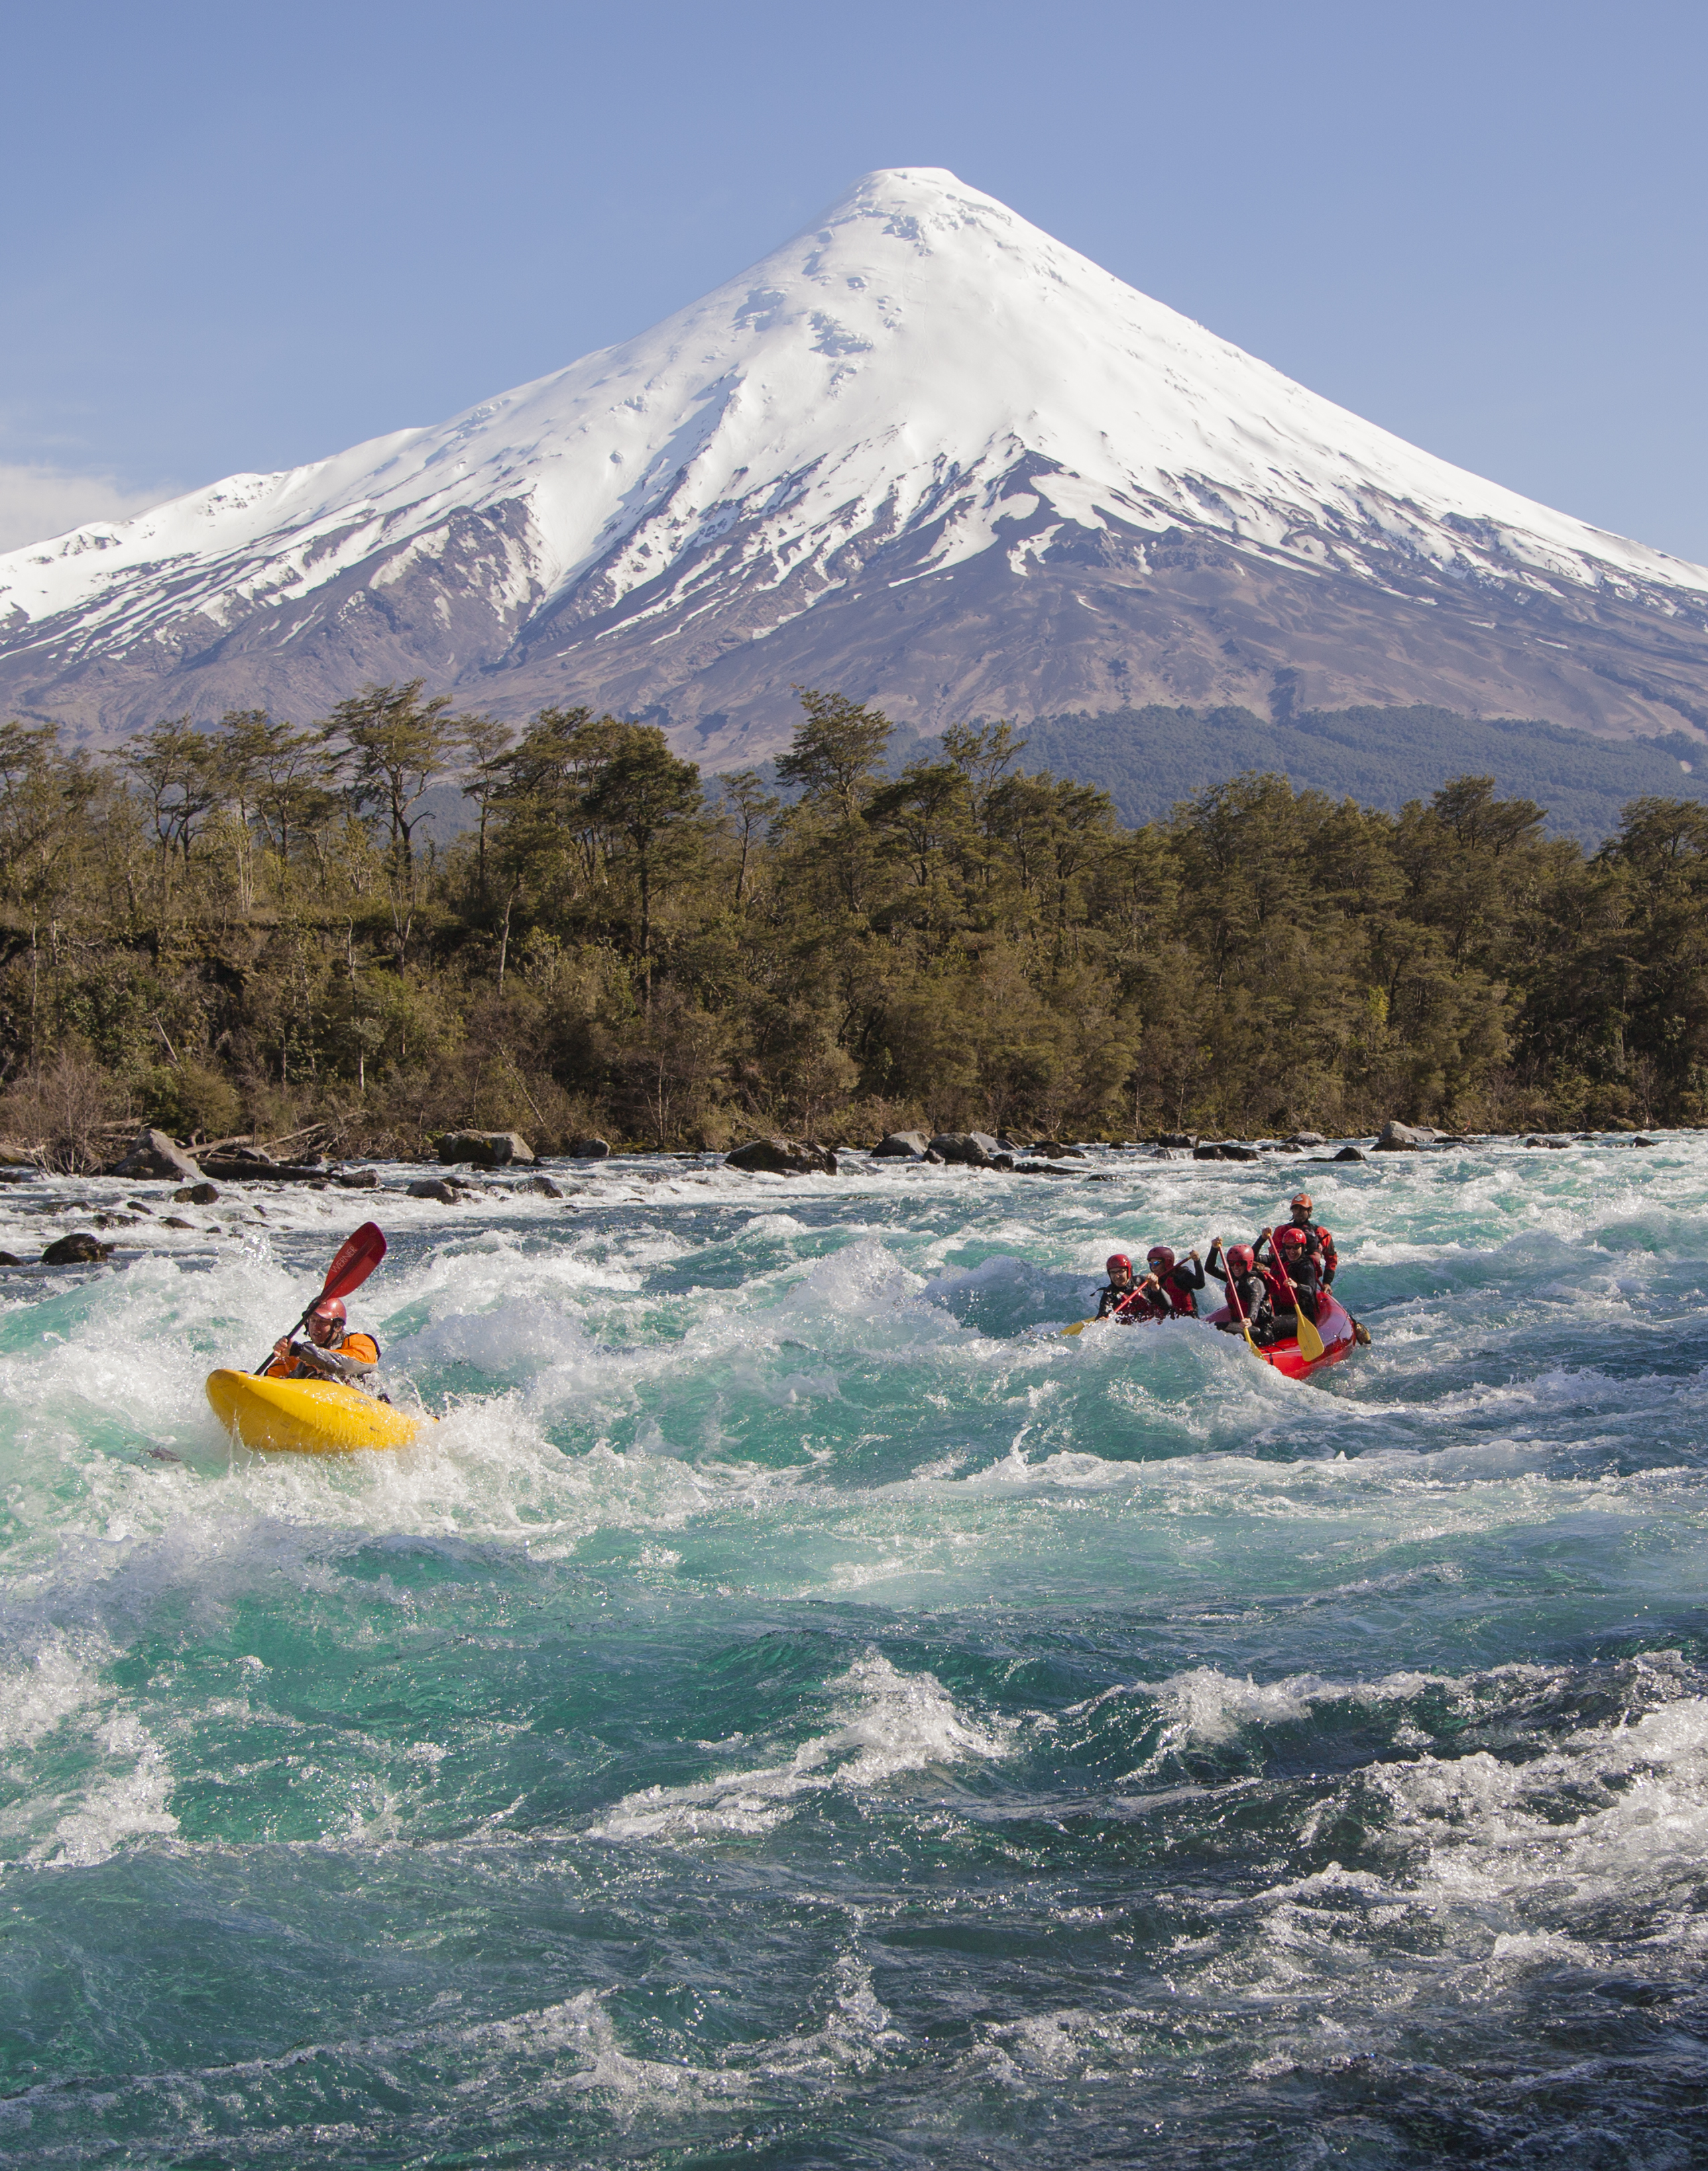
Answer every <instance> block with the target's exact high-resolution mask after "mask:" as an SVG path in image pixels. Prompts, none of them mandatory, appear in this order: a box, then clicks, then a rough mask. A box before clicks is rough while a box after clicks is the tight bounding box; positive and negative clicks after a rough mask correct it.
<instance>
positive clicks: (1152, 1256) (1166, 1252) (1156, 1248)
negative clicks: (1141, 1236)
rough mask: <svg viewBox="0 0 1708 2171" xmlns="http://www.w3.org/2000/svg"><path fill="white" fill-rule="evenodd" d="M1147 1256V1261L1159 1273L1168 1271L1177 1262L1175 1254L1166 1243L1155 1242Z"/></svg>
mask: <svg viewBox="0 0 1708 2171" xmlns="http://www.w3.org/2000/svg"><path fill="white" fill-rule="evenodd" d="M1145 1256H1146V1263H1147V1264H1148V1265H1149V1266H1153V1267H1154V1268H1156V1270H1157V1272H1158V1273H1159V1274H1165V1273H1168V1272H1169V1270H1170V1268H1171V1267H1172V1266H1173V1265H1174V1262H1175V1255H1174V1253H1173V1252H1171V1251H1170V1249H1169V1247H1168V1246H1167V1245H1166V1244H1153V1245H1152V1246H1151V1247H1150V1250H1149V1251H1148V1252H1147V1254H1146V1255H1145Z"/></svg>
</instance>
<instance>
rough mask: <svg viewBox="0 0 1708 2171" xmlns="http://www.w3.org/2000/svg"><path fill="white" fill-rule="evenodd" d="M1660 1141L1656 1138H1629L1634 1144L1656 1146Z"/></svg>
mask: <svg viewBox="0 0 1708 2171" xmlns="http://www.w3.org/2000/svg"><path fill="white" fill-rule="evenodd" d="M1660 1143H1661V1142H1660V1140H1659V1139H1632V1140H1631V1144H1633V1145H1634V1146H1657V1145H1659V1144H1660Z"/></svg>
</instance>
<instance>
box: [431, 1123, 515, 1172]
mask: <svg viewBox="0 0 1708 2171" xmlns="http://www.w3.org/2000/svg"><path fill="white" fill-rule="evenodd" d="M439 1160H440V1162H441V1164H442V1166H444V1167H447V1168H450V1167H453V1166H457V1165H458V1164H459V1163H462V1162H467V1163H469V1164H471V1165H472V1166H474V1167H475V1168H509V1167H511V1166H513V1165H514V1164H515V1163H516V1162H517V1161H527V1162H531V1161H533V1147H532V1146H531V1145H530V1144H528V1142H527V1139H525V1138H523V1137H522V1134H520V1132H517V1131H447V1132H446V1134H445V1135H444V1137H443V1138H442V1139H440V1141H439Z"/></svg>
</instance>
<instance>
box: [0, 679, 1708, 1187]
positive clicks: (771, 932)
mask: <svg viewBox="0 0 1708 2171" xmlns="http://www.w3.org/2000/svg"><path fill="white" fill-rule="evenodd" d="M802 707H803V716H802V719H801V722H800V727H799V730H798V731H797V733H796V735H795V742H794V744H793V746H792V748H791V749H790V752H789V753H788V755H787V756H786V757H785V758H784V760H783V761H782V762H781V763H780V764H779V769H778V776H779V782H781V783H783V784H784V785H787V786H788V787H789V788H790V789H791V790H792V791H794V792H795V794H796V795H797V796H795V798H794V799H793V800H792V801H790V803H788V804H784V803H782V802H781V801H779V799H778V798H777V797H775V796H773V795H772V794H771V793H770V792H768V791H767V790H766V789H765V788H764V786H763V785H762V783H761V782H760V780H758V778H757V777H756V776H754V775H750V774H745V775H737V776H735V777H730V778H724V779H721V780H719V787H718V792H717V796H715V797H714V798H711V799H708V797H707V796H706V795H705V794H704V792H703V791H702V787H701V782H700V779H699V775H698V772H697V771H696V770H695V769H693V766H692V765H691V764H688V763H687V762H684V761H682V760H679V759H677V757H676V756H675V755H674V754H672V753H671V751H670V750H669V748H668V747H667V745H666V743H665V741H664V738H663V737H662V735H661V733H660V732H658V731H656V729H653V728H652V727H651V726H642V725H635V724H629V723H623V722H618V721H614V720H613V719H612V718H610V717H608V716H592V715H590V714H589V713H588V712H587V711H586V710H543V711H542V712H541V713H540V714H539V715H538V716H536V717H535V718H534V719H533V722H532V723H531V724H530V725H529V726H528V727H527V730H526V731H525V732H523V733H522V735H521V737H519V738H513V735H512V734H511V733H510V732H507V731H506V730H505V729H503V728H502V727H501V726H496V725H494V724H492V723H490V721H487V720H485V719H479V718H475V719H457V718H453V717H452V716H448V715H447V713H446V712H445V710H444V706H443V705H442V703H436V702H430V701H424V700H422V699H421V698H420V687H419V685H410V686H399V687H383V688H373V689H368V690H367V692H366V693H365V694H362V695H361V696H360V697H358V698H357V699H356V700H352V701H349V702H345V704H343V705H342V706H341V707H340V709H339V710H338V711H337V712H336V713H335V715H334V716H333V717H331V718H330V719H329V721H327V722H326V723H325V724H324V725H323V726H319V727H317V728H315V729H313V730H311V731H298V730H295V729H293V728H292V727H291V726H288V725H286V724H282V723H278V722H276V721H273V720H272V719H270V717H268V716H265V715H262V714H259V713H254V712H244V713H239V714H233V715H231V716H227V717H226V718H225V720H224V721H223V722H222V724H220V725H219V726H217V728H215V729H213V730H211V731H207V732H202V731H199V730H196V729H194V728H192V727H191V726H190V724H189V722H188V721H187V720H183V719H180V720H178V721H172V722H167V723H163V724H160V725H158V726H156V727H155V728H154V729H153V731H151V732H145V733H143V734H142V735H141V736H140V737H138V738H137V739H136V740H133V741H132V742H131V744H130V745H129V746H127V747H126V748H124V749H122V750H121V751H120V753H119V754H118V755H117V756H116V757H115V758H111V759H91V758H89V757H88V755H87V754H85V753H82V752H75V753H68V752H67V751H66V750H65V749H64V748H62V746H61V745H60V744H59V743H58V742H57V741H56V738H55V736H54V734H53V733H52V732H51V730H49V729H46V728H44V729H29V728H26V727H25V726H21V725H17V724H13V725H9V726H5V727H4V729H3V730H0V1048H3V1059H4V1065H5V1085H6V1089H7V1099H6V1105H5V1107H4V1108H3V1110H0V1118H3V1121H4V1123H5V1127H6V1128H7V1129H8V1131H9V1132H11V1133H12V1134H13V1135H17V1136H25V1137H29V1138H31V1139H42V1140H48V1141H55V1140H56V1141H58V1144H57V1146H56V1150H57V1151H58V1152H59V1153H60V1154H61V1155H62V1157H74V1156H75V1155H77V1154H78V1153H79V1152H83V1153H88V1152H89V1151H92V1150H93V1148H92V1147H91V1145H90V1144H89V1141H90V1139H92V1138H93V1137H94V1134H95V1127H96V1126H97V1125H98V1124H99V1123H100V1122H101V1121H102V1120H103V1119H107V1120H110V1121H115V1122H116V1121H118V1120H120V1119H129V1118H150V1119H152V1120H154V1121H157V1122H158V1123H162V1124H163V1126H164V1127H165V1128H170V1129H172V1130H174V1131H175V1132H176V1133H177V1134H179V1135H180V1136H185V1137H190V1136H194V1135H197V1134H200V1135H201V1136H203V1137H211V1136H215V1135H220V1136H228V1135H232V1134H238V1133H240V1132H244V1131H249V1130H253V1131H254V1132H256V1133H258V1134H265V1135H269V1136H278V1135H281V1134H286V1133H287V1132H290V1131H292V1130H293V1129H296V1128H299V1127H300V1126H302V1125H303V1124H306V1123H308V1122H310V1121H311V1120H319V1121H324V1123H327V1124H328V1125H329V1126H330V1127H331V1128H332V1129H333V1130H334V1131H335V1133H336V1134H337V1135H338V1137H339V1138H340V1140H341V1141H342V1143H343V1144H345V1145H346V1146H348V1147H351V1148H354V1147H358V1146H366V1147H367V1148H369V1149H370V1150H388V1149H389V1150H401V1151H417V1150H421V1148H422V1147H423V1145H424V1144H425V1142H426V1139H428V1138H429V1137H430V1135H431V1134H432V1132H434V1131H435V1130H436V1129H438V1128H444V1127H446V1126H447V1125H450V1124H452V1123H479V1124H487V1125H493V1126H511V1125H513V1126H515V1127H516V1128H519V1129H522V1130H523V1131H525V1132H526V1133H527V1134H530V1135H531V1136H532V1137H533V1139H535V1141H536V1142H537V1143H539V1144H544V1145H546V1146H548V1147H549V1146H552V1145H554V1144H558V1143H560V1141H561V1140H563V1139H565V1138H566V1137H568V1136H569V1135H571V1134H574V1133H575V1132H576V1131H578V1130H583V1129H602V1130H604V1131H605V1132H607V1133H608V1134H612V1135H615V1136H620V1137H623V1138H626V1139H632V1140H634V1141H637V1142H645V1143H650V1144H656V1145H671V1144H699V1143H701V1142H705V1143H710V1144H721V1143H723V1142H725V1141H726V1140H727V1139H730V1138H731V1136H732V1135H734V1134H738V1133H747V1132H751V1131H753V1130H756V1129H760V1128H783V1129H786V1130H789V1131H792V1132H798V1133H804V1134H817V1135H821V1136H827V1137H837V1136H854V1137H865V1136H870V1135H871V1134H874V1133H875V1131H876V1130H877V1129H879V1128H882V1127H885V1126H889V1125H895V1124H898V1123H902V1122H904V1121H907V1122H922V1121H923V1122H924V1123H928V1124H931V1125H935V1126H965V1125H968V1124H977V1125H979V1126H981V1127H985V1128H998V1127H1001V1126H1007V1127H1009V1128H1032V1127H1036V1128H1039V1129H1041V1130H1045V1131H1051V1132H1054V1131H1065V1132H1068V1133H1073V1134H1081V1135H1086V1134H1090V1135H1102V1136H1107V1135H1114V1136H1133V1135H1138V1134H1143V1133H1144V1132H1146V1131H1148V1130H1153V1129H1156V1128H1164V1129H1183V1128H1202V1129H1205V1130H1207V1131H1212V1132H1215V1131H1228V1132H1233V1133H1243V1134H1253V1133H1261V1132H1273V1131H1276V1130H1279V1129H1282V1128H1292V1127H1293V1126H1296V1125H1306V1124H1309V1125H1311V1126H1314V1127H1315V1128H1319V1129H1321V1130H1324V1131H1330V1132H1333V1131H1344V1130H1360V1129H1368V1128H1371V1127H1373V1125H1374V1124H1376V1123H1379V1122H1380V1121H1381V1120H1382V1119H1383V1118H1385V1117H1387V1116H1389V1115H1397V1116H1400V1117H1402V1118H1407V1119H1411V1120H1414V1121H1421V1122H1434V1123H1440V1124H1443V1125H1453V1126H1472V1127H1477V1128H1512V1127H1513V1126H1516V1125H1524V1126H1529V1125H1534V1124H1542V1123H1546V1124H1551V1125H1570V1126H1572V1127H1577V1126H1580V1125H1583V1124H1598V1125H1606V1124H1617V1123H1656V1122H1684V1123H1695V1122H1699V1121H1701V1120H1703V1119H1704V1117H1705V1112H1708V1069H1705V1064H1708V807H1705V806H1703V805H1701V804H1700V803H1697V802H1694V801H1686V800H1678V799H1670V798H1647V799H1642V800H1639V801H1636V802H1634V803H1633V804H1632V805H1631V806H1630V807H1628V808H1627V809H1626V811H1625V818H1624V820H1623V822H1622V823H1621V824H1620V828H1619V830H1618V833H1617V834H1616V835H1615V836H1614V837H1613V838H1612V839H1611V840H1610V841H1609V843H1608V844H1606V845H1605V846H1604V848H1603V849H1601V850H1599V851H1598V852H1596V853H1595V854H1593V855H1589V854H1587V853H1586V851H1585V850H1583V848H1582V846H1581V845H1580V844H1577V842H1576V841H1574V840H1572V839H1569V838H1559V837H1549V836H1547V835H1545V834H1544V817H1543V812H1542V810H1541V809H1540V808H1539V807H1537V806H1535V805H1534V804H1532V803H1531V802H1530V801H1528V800H1521V799H1502V798H1500V797H1498V796H1497V793H1496V791H1495V789H1494V786H1493V785H1492V782H1491V780H1490V779H1488V778H1486V777H1480V778H1479V777H1469V778H1461V779H1459V780H1457V781H1456V782H1454V783H1452V784H1450V785H1448V786H1447V787H1446V788H1445V789H1443V790H1442V791H1438V792H1436V793H1435V795H1434V796H1433V797H1432V799H1431V800H1429V801H1427V803H1425V802H1423V801H1413V802H1412V803H1411V804H1409V805H1407V806H1405V807H1404V808H1403V809H1402V810H1400V812H1380V811H1373V810H1372V809H1370V808H1368V807H1360V806H1359V805H1357V803H1355V802H1354V801H1352V800H1350V799H1346V800H1341V801H1335V800H1332V799H1330V798H1328V797H1326V796H1322V795H1320V794H1318V793H1314V792H1311V791H1294V790H1293V787H1292V786H1291V785H1289V784H1288V781H1287V780H1286V779H1285V778H1284V777H1281V776H1278V775H1267V774H1261V773H1254V774H1249V775H1242V776H1239V777H1236V778H1235V779H1234V780H1233V781H1232V782H1230V783H1226V784H1223V785H1218V786H1216V787H1215V788H1213V789H1212V790H1209V791H1204V792H1202V794H1200V796H1198V797H1197V798H1196V799H1194V800H1192V801H1190V802H1188V803H1186V804H1184V805H1182V806H1181V807H1177V808H1176V809H1175V812H1174V813H1173V814H1172V815H1171V816H1170V817H1169V818H1168V819H1166V820H1164V821H1159V822H1156V823H1150V824H1148V825H1147V826H1144V827H1143V828H1137V829H1128V828H1123V827H1122V825H1121V823H1119V821H1118V820H1117V819H1116V816H1115V813H1114V812H1113V809H1112V807H1111V803H1110V801H1109V799H1108V798H1107V796H1106V795H1105V794H1104V793H1103V792H1102V791H1099V790H1096V789H1095V788H1093V787H1091V786H1090V785H1085V784H1082V783H1076V782H1068V781H1063V780H1060V779H1058V778H1056V777H1052V776H1051V775H1040V774H1033V773H1031V772H1030V771H1029V770H1028V769H1027V768H1026V767H1025V752H1026V748H1025V742H1024V741H1023V740H1022V739H1020V737H1018V736H1017V735H1016V734H1015V732H1012V731H1011V730H1010V729H1009V727H1008V726H1004V725H996V726H990V727H988V728H972V727H965V728H960V729H956V730H951V731H950V732H947V733H946V734H945V737H944V739H943V742H942V743H941V746H940V748H932V749H931V750H930V758H929V759H917V760H914V761H913V762H912V763H910V764H908V766H907V767H905V768H904V769H902V770H901V772H900V773H899V774H896V773H893V772H892V770H891V768H890V767H889V766H888V764H887V760H886V756H887V755H888V753H889V752H890V749H891V727H890V726H889V725H888V723H887V721H886V720H885V719H884V718H883V717H882V716H880V715H879V714H878V713H877V712H876V711H875V710H871V709H869V708H863V707H861V706H859V705H857V704H855V703H853V702H850V701H848V700H843V699H842V698H840V697H838V696H834V695H827V694H816V693H806V694H803V695H802ZM447 777H455V778H456V779H458V780H460V783H461V787H462V789H463V791H464V792H465V793H466V794H467V795H468V799H469V801H470V802H471V806H472V808H473V811H474V824H473V826H472V827H471V828H470V829H469V831H468V834H466V835H464V836H462V837H460V838H458V839H457V840H456V841H455V842H454V843H453V844H451V845H450V846H449V847H447V848H443V849H441V848H439V847H437V846H436V845H434V844H432V843H431V841H429V840H427V839H426V838H425V837H424V835H423V834H420V833H419V832H418V828H417V823H418V818H419V814H420V807H421V805H422V802H423V800H424V798H425V797H426V796H427V795H428V794H429V793H430V792H431V791H432V790H433V789H434V788H435V786H436V785H438V786H442V784H443V782H444V780H446V778H447ZM80 1142H81V1143H80Z"/></svg>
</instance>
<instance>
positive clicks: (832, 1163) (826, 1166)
mask: <svg viewBox="0 0 1708 2171" xmlns="http://www.w3.org/2000/svg"><path fill="white" fill-rule="evenodd" d="M724 1166H725V1168H739V1169H745V1170H746V1171H747V1173H748V1174H749V1175H750V1176H751V1175H755V1174H758V1175H763V1176H834V1175H835V1174H836V1166H837V1163H836V1155H834V1154H833V1152H832V1151H831V1150H830V1149H829V1148H828V1147H827V1146H821V1145H815V1144H813V1143H812V1142H811V1140H810V1139H779V1138H768V1139H749V1140H748V1142H747V1144H746V1145H744V1146H737V1147H736V1150H735V1151H734V1152H733V1153H731V1154H725V1155H724Z"/></svg>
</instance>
